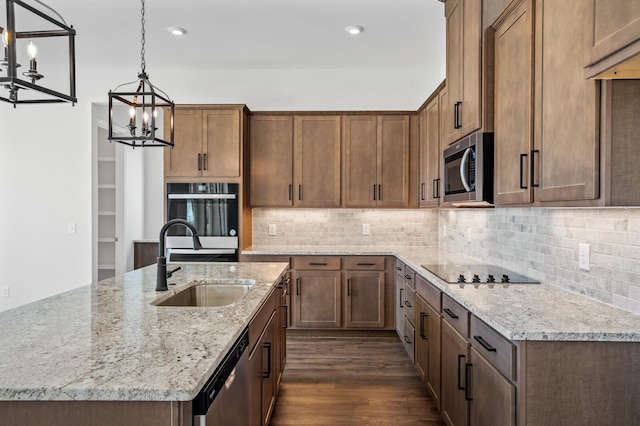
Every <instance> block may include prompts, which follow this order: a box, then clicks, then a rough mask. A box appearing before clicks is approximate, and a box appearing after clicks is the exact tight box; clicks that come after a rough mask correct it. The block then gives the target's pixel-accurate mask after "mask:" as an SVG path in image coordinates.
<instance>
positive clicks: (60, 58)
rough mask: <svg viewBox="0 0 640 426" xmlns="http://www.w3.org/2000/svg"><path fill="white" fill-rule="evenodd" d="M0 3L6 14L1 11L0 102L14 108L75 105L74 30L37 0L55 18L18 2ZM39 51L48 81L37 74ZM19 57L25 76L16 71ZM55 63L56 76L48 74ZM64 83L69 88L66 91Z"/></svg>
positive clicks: (18, 66) (52, 73)
mask: <svg viewBox="0 0 640 426" xmlns="http://www.w3.org/2000/svg"><path fill="white" fill-rule="evenodd" d="M0 1H3V2H4V4H5V10H4V12H6V13H5V14H2V13H1V12H3V11H0V33H1V38H0V39H1V40H2V45H1V47H0V49H1V50H0V101H4V102H9V103H12V104H13V105H14V107H15V106H16V105H18V104H38V103H59V102H71V103H72V104H75V103H76V102H77V101H78V99H77V98H76V71H75V35H76V31H75V29H74V28H73V27H72V26H68V25H67V24H66V23H65V22H64V19H63V18H62V17H61V16H60V15H59V14H58V13H57V12H56V11H55V10H53V9H51V8H50V7H49V6H47V5H45V4H44V3H42V2H41V1H39V0H38V1H35V0H34V2H35V3H37V4H38V5H40V6H43V10H44V9H48V10H49V11H51V12H53V13H54V14H55V15H57V17H56V18H54V17H51V16H49V15H48V14H47V13H45V12H44V11H43V10H40V9H36V8H35V7H33V6H31V5H29V4H27V3H25V2H23V1H21V0H0ZM3 18H4V20H3ZM58 18H59V19H58ZM41 46H42V47H41ZM39 51H40V52H44V53H45V55H44V56H45V57H48V58H49V60H46V59H45V60H43V61H42V62H43V65H45V67H44V68H46V69H45V73H47V74H46V75H48V76H49V77H48V78H45V73H40V71H39V70H38V59H39V54H38V52H39ZM27 54H28V55H27ZM19 57H22V59H23V60H25V61H26V62H27V63H28V68H27V66H25V67H22V69H25V68H27V69H26V70H25V71H24V72H19V70H18V68H20V67H21V64H20V63H19V62H18V58H19ZM52 58H53V60H51V59H52ZM54 62H55V67H56V69H55V72H50V71H51V64H52V63H54ZM60 64H62V66H61V65H60ZM65 64H68V68H67V70H66V72H65V71H64V70H63V68H64V65H65ZM47 67H48V68H47ZM67 81H68V88H67V87H65V86H67V84H66V82H67ZM67 89H68V90H67Z"/></svg>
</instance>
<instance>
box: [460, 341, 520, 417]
mask: <svg viewBox="0 0 640 426" xmlns="http://www.w3.org/2000/svg"><path fill="white" fill-rule="evenodd" d="M469 362H470V365H469V367H468V369H467V371H468V374H469V381H468V386H469V390H468V396H469V398H470V401H469V420H470V423H469V424H470V425H471V426H483V425H495V426H502V425H504V426H514V425H515V424H516V387H515V385H514V384H513V383H511V382H510V381H509V380H507V379H505V378H504V377H503V376H502V374H500V373H499V372H498V370H496V369H495V368H494V367H493V366H492V365H491V364H490V363H489V362H488V361H487V360H485V359H484V358H483V357H482V356H481V355H480V354H479V353H478V351H477V350H476V349H475V348H471V354H470V357H469Z"/></svg>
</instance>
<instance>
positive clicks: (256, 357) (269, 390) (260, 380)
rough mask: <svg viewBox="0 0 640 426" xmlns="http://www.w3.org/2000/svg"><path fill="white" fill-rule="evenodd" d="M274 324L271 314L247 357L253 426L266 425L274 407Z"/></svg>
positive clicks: (273, 317) (250, 411)
mask: <svg viewBox="0 0 640 426" xmlns="http://www.w3.org/2000/svg"><path fill="white" fill-rule="evenodd" d="M274 324H275V313H272V314H271V317H270V318H269V322H268V323H267V326H266V327H265V328H264V330H263V332H262V335H261V336H260V339H259V340H258V343H257V344H256V345H255V347H254V348H253V352H252V353H251V355H249V371H250V381H249V414H250V418H251V422H250V423H251V424H255V425H258V424H262V425H268V424H269V419H270V418H271V412H272V411H273V408H274V406H275V398H276V394H275V389H276V381H275V374H274V361H275V357H274V356H273V355H274V354H273V350H274V345H275V340H274V333H275V325H274Z"/></svg>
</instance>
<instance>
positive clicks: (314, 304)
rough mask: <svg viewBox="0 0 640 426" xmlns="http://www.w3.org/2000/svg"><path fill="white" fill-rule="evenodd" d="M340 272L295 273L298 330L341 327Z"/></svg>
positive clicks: (295, 308) (295, 321) (294, 299)
mask: <svg viewBox="0 0 640 426" xmlns="http://www.w3.org/2000/svg"><path fill="white" fill-rule="evenodd" d="M341 278H342V277H341V273H340V271H295V272H294V284H293V286H294V291H293V301H294V304H293V306H294V320H293V323H294V325H295V326H296V327H309V328H340V325H341V312H342V303H341V301H342V298H341V296H342V280H341Z"/></svg>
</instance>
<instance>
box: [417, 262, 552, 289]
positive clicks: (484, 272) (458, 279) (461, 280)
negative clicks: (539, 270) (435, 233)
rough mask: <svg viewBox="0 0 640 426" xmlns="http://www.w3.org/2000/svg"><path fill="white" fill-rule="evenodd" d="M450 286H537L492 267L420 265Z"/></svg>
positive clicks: (535, 282)
mask: <svg viewBox="0 0 640 426" xmlns="http://www.w3.org/2000/svg"><path fill="white" fill-rule="evenodd" d="M422 267H423V268H425V269H426V270H427V271H429V272H431V273H433V274H435V275H437V276H438V277H440V278H441V279H443V280H444V281H446V282H447V283H452V284H456V283H457V284H463V285H464V284H474V285H476V284H503V285H508V284H539V283H540V282H539V281H536V280H533V279H531V278H529V277H525V276H524V275H520V274H517V273H515V272H513V271H510V270H508V269H505V268H501V267H499V266H494V265H422Z"/></svg>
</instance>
